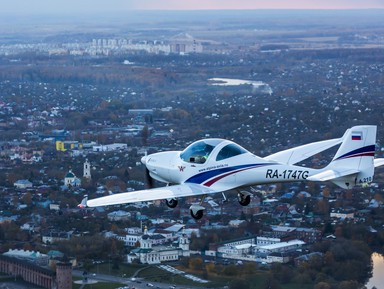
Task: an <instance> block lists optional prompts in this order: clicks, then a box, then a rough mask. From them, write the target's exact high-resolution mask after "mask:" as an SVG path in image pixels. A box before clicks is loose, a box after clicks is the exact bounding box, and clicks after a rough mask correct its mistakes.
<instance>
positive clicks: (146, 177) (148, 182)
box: [145, 168, 154, 189]
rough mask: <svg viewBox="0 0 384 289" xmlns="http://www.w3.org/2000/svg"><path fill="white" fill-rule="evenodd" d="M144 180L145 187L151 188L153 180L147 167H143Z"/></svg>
mask: <svg viewBox="0 0 384 289" xmlns="http://www.w3.org/2000/svg"><path fill="white" fill-rule="evenodd" d="M145 181H146V185H147V188H148V189H152V188H153V183H154V181H153V179H152V177H151V175H150V173H149V170H148V169H147V168H145Z"/></svg>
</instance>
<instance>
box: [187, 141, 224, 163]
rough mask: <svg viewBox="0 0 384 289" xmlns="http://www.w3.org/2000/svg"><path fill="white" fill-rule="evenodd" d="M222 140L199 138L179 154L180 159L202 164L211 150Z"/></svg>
mask: <svg viewBox="0 0 384 289" xmlns="http://www.w3.org/2000/svg"><path fill="white" fill-rule="evenodd" d="M221 141H222V140H201V141H197V142H194V143H193V144H191V145H190V146H188V147H187V148H186V149H185V150H184V151H183V152H182V153H181V155H180V157H181V159H182V160H183V161H185V162H189V163H198V164H203V163H205V161H206V160H207V159H208V157H209V155H210V154H211V152H212V150H213V149H214V148H215V146H216V145H217V144H219V143H220V142H221Z"/></svg>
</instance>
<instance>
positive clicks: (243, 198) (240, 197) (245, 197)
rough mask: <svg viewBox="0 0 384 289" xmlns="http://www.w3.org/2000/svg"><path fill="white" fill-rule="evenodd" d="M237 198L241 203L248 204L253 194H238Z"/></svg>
mask: <svg viewBox="0 0 384 289" xmlns="http://www.w3.org/2000/svg"><path fill="white" fill-rule="evenodd" d="M237 199H238V200H239V204H240V205H242V206H248V205H249V203H250V202H251V195H243V194H238V195H237Z"/></svg>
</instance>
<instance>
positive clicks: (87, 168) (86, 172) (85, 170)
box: [83, 159, 91, 179]
mask: <svg viewBox="0 0 384 289" xmlns="http://www.w3.org/2000/svg"><path fill="white" fill-rule="evenodd" d="M83 177H84V178H86V179H91V163H90V162H89V161H88V159H86V160H85V162H84V165H83Z"/></svg>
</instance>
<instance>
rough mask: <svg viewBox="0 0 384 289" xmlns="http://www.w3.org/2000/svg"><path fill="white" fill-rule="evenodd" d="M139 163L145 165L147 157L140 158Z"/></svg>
mask: <svg viewBox="0 0 384 289" xmlns="http://www.w3.org/2000/svg"><path fill="white" fill-rule="evenodd" d="M141 163H142V164H143V165H145V164H147V156H143V157H142V158H141Z"/></svg>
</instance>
